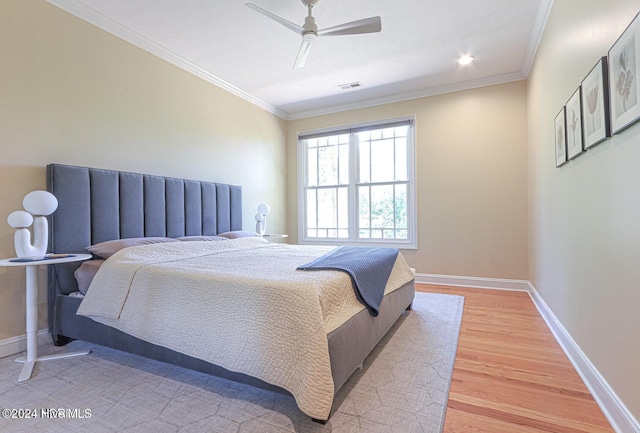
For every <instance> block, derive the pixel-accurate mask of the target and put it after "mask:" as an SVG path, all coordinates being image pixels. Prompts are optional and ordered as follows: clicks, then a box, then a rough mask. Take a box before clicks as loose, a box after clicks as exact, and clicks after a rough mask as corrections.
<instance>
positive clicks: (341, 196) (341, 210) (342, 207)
mask: <svg viewBox="0 0 640 433" xmlns="http://www.w3.org/2000/svg"><path fill="white" fill-rule="evenodd" d="M338 228H341V229H348V228H349V190H348V189H347V188H338Z"/></svg>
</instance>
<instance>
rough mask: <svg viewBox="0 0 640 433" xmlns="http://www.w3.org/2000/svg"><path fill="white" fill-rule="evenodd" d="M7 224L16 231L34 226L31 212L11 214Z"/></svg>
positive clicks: (20, 211) (18, 211)
mask: <svg viewBox="0 0 640 433" xmlns="http://www.w3.org/2000/svg"><path fill="white" fill-rule="evenodd" d="M7 222H8V223H9V225H10V226H11V227H13V228H14V229H22V228H25V227H29V226H30V225H31V224H33V216H31V214H30V213H29V212H25V211H23V210H17V211H15V212H11V213H10V214H9V216H8V217H7Z"/></svg>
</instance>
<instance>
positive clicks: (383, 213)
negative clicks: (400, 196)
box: [371, 185, 395, 228]
mask: <svg viewBox="0 0 640 433" xmlns="http://www.w3.org/2000/svg"><path fill="white" fill-rule="evenodd" d="M394 208H395V206H394V202H393V185H378V186H372V187H371V226H372V228H394V222H395V216H394V213H395V212H394Z"/></svg>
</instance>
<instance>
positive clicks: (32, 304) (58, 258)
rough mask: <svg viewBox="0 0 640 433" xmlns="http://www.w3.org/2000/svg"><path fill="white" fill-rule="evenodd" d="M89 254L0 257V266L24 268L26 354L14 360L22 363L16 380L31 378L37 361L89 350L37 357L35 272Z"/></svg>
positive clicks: (78, 259)
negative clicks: (41, 266) (20, 257)
mask: <svg viewBox="0 0 640 433" xmlns="http://www.w3.org/2000/svg"><path fill="white" fill-rule="evenodd" d="M90 258H91V254H49V255H47V256H45V258H44V259H39V260H24V259H18V258H16V257H14V258H11V259H1V260H0V266H15V267H17V266H22V267H24V268H25V269H26V273H27V282H26V301H27V302H26V304H27V356H22V357H20V358H18V359H16V362H20V363H23V364H24V366H23V367H22V371H21V372H20V376H19V377H18V382H24V381H25V380H29V379H30V378H31V373H32V372H33V366H34V365H35V363H36V362H37V361H50V360H52V359H61V358H69V357H71V356H80V355H86V354H88V353H89V352H91V351H90V350H86V351H82V352H68V353H61V354H56V355H49V356H41V357H39V358H38V338H37V332H38V280H37V278H38V277H37V275H38V273H37V272H36V271H37V269H36V267H37V266H40V265H55V264H58V263H70V262H80V261H83V260H89V259H90Z"/></svg>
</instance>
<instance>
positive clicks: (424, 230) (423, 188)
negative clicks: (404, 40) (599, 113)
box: [287, 81, 527, 280]
mask: <svg viewBox="0 0 640 433" xmlns="http://www.w3.org/2000/svg"><path fill="white" fill-rule="evenodd" d="M525 96H526V85H525V82H523V81H520V82H514V83H507V84H502V85H497V86H490V87H484V88H479V89H473V90H468V91H463V92H456V93H450V94H446V95H438V96H432V97H427V98H421V99H415V100H411V101H405V102H400V103H395V104H386V105H382V106H377V107H372V108H366V109H360V110H354V111H349V112H343V113H336V114H330V115H325V116H318V117H313V118H307V119H300V120H296V121H291V122H289V134H288V140H287V141H288V144H287V146H288V150H287V156H288V162H287V167H288V173H289V174H288V179H289V180H288V196H289V233H290V234H291V235H294V236H295V235H297V221H298V211H297V193H296V191H297V133H298V132H301V131H308V130H313V129H318V128H325V127H331V126H338V125H345V124H352V123H358V122H365V121H371V120H377V119H387V118H394V117H400V116H405V115H412V114H415V116H416V141H417V143H416V153H417V195H418V249H417V250H404V251H403V254H404V255H405V256H406V258H407V261H408V262H409V264H410V265H411V266H412V267H415V268H416V270H417V272H419V273H428V274H444V275H458V276H472V277H492V278H511V279H525V280H526V279H527V199H526V197H527V186H526V123H525V122H526V115H525V106H526V100H525ZM294 240H295V237H294Z"/></svg>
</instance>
